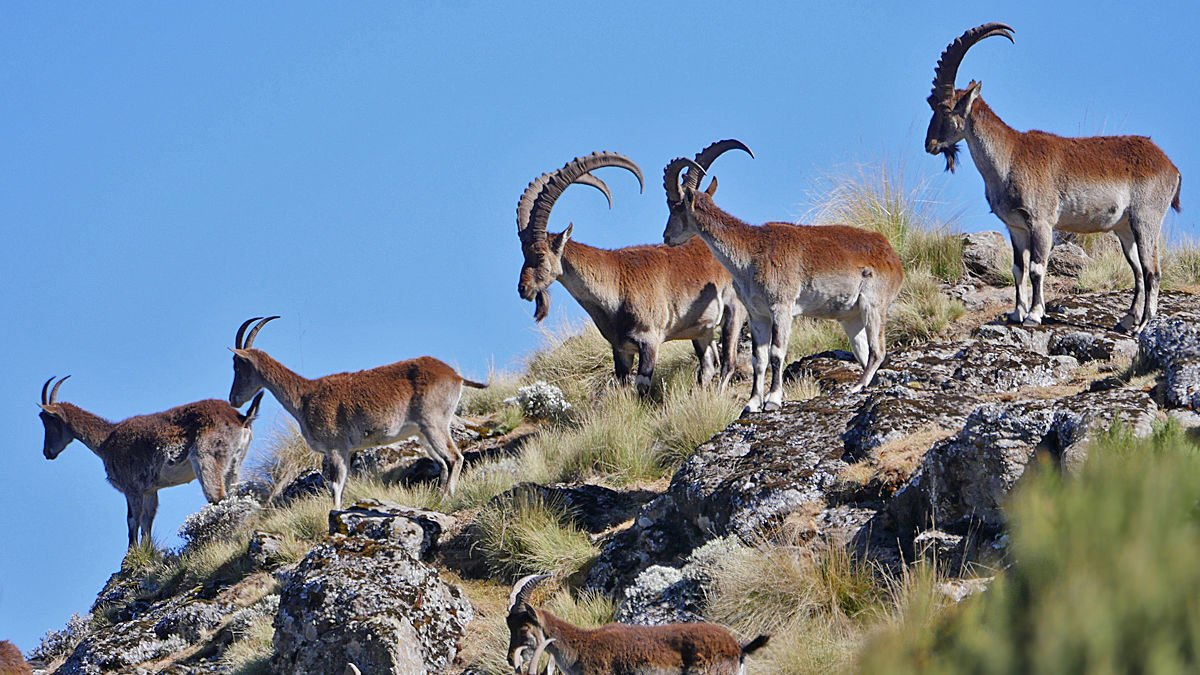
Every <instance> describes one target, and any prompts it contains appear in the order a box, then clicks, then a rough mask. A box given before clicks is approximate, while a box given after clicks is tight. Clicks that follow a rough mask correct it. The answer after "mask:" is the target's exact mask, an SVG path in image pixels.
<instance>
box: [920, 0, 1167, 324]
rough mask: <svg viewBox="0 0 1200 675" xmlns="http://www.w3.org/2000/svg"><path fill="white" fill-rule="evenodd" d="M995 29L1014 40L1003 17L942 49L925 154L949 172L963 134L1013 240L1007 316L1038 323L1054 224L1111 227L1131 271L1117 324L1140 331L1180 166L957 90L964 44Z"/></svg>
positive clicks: (1141, 139)
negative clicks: (1042, 124)
mask: <svg viewBox="0 0 1200 675" xmlns="http://www.w3.org/2000/svg"><path fill="white" fill-rule="evenodd" d="M993 35H999V36H1001V37H1004V38H1007V39H1008V40H1009V41H1012V28H1011V27H1009V26H1006V25H1005V24H1002V23H986V24H983V25H982V26H977V27H975V28H972V29H970V30H968V31H967V32H965V33H963V34H962V35H961V36H959V37H958V39H956V40H954V42H951V43H950V45H949V46H948V47H946V50H945V51H943V52H942V56H941V58H939V59H938V63H937V68H936V69H934V75H933V93H931V94H930V95H929V99H928V101H929V107H930V108H933V118H932V119H930V120H929V131H928V132H927V133H926V136H925V151H926V152H928V153H929V154H931V155H937V154H941V155H944V156H945V158H946V170H947V171H954V165H955V159H956V158H957V156H958V143H959V141H961V140H963V139H966V141H967V147H968V148H970V149H971V159H973V160H975V167H976V168H978V169H979V173H980V175H982V176H983V183H984V193H985V195H986V196H987V201H988V205H989V206H991V207H992V211H993V212H994V213H995V214H996V216H997V217H998V218H1000V220H1002V221H1004V224H1005V226H1007V227H1008V234H1009V237H1010V238H1011V239H1012V248H1013V280H1014V281H1015V285H1016V300H1015V307H1014V309H1013V311H1012V313H1010V314H1009V315H1008V319H1009V321H1010V322H1012V323H1022V322H1024V323H1027V324H1034V325H1036V324H1040V323H1041V322H1042V319H1043V318H1044V316H1045V314H1046V303H1045V297H1044V295H1043V293H1044V291H1043V285H1044V280H1045V277H1046V265H1047V263H1048V262H1049V260H1050V248H1051V246H1052V245H1053V243H1054V242H1053V240H1054V230H1055V229H1059V230H1064V231H1066V232H1114V233H1116V235H1117V238H1118V239H1120V240H1121V249H1122V250H1123V251H1124V253H1125V260H1126V261H1128V262H1129V267H1130V269H1131V270H1133V304H1132V305H1130V307H1129V311H1128V312H1127V313H1126V314H1125V316H1124V317H1123V318H1122V319H1121V320H1120V322H1119V323H1118V324H1117V328H1118V329H1120V330H1126V331H1131V332H1133V333H1138V332H1141V330H1142V329H1143V328H1145V326H1146V324H1147V323H1149V322H1150V320H1151V319H1153V318H1154V316H1155V314H1157V313H1158V288H1159V278H1160V276H1161V275H1160V271H1159V265H1158V242H1159V235H1160V233H1161V230H1162V222H1163V218H1164V217H1165V216H1166V213H1167V208H1168V207H1173V208H1174V209H1175V210H1176V211H1178V210H1179V190H1180V186H1181V183H1182V177H1181V176H1180V174H1179V169H1177V168H1175V165H1174V164H1172V163H1171V160H1169V159H1167V156H1166V155H1165V154H1163V151H1162V150H1160V149H1159V148H1158V146H1157V145H1155V144H1154V142H1153V141H1151V140H1150V139H1149V138H1146V137H1145V136H1092V137H1088V138H1063V137H1062V136H1055V135H1054V134H1049V133H1046V132H1044V131H1025V132H1021V131H1017V130H1015V129H1013V128H1011V127H1009V126H1008V125H1007V124H1005V123H1004V121H1003V120H1001V119H1000V117H999V116H998V115H996V113H994V112H992V109H991V108H989V107H988V105H987V103H984V101H983V98H982V97H980V95H979V89H980V87H981V84H980V83H979V82H976V81H974V80H972V81H971V83H970V84H968V85H967V88H966V89H955V88H954V79H955V77H956V76H957V74H958V66H959V64H960V63H962V59H963V57H964V56H965V55H966V53H967V50H968V49H970V48H971V47H972V46H973V45H974V44H975V43H977V42H979V41H980V40H983V39H985V38H988V37H991V36H993ZM1026 273H1028V275H1029V280H1030V283H1031V284H1032V286H1033V298H1032V305H1031V304H1030V301H1029V299H1028V298H1027V297H1026V296H1025V290H1024V286H1025V276H1026Z"/></svg>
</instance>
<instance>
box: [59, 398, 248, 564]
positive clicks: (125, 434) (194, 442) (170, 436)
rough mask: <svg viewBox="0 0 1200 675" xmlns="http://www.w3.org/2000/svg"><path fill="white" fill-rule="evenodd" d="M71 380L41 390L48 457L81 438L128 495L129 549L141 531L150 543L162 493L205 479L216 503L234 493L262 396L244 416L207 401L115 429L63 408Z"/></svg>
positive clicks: (70, 406) (206, 491) (205, 487)
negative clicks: (62, 391)
mask: <svg viewBox="0 0 1200 675" xmlns="http://www.w3.org/2000/svg"><path fill="white" fill-rule="evenodd" d="M67 377H70V375H68V376H67ZM67 377H64V378H62V379H61V380H59V381H58V382H56V383H55V384H54V388H53V389H49V387H50V383H51V382H53V381H54V378H53V377H52V378H50V379H49V380H46V383H45V384H43V385H42V402H41V403H40V404H39V406H40V407H41V409H42V411H41V412H40V413H39V414H38V416H39V417H40V418H41V419H42V425H43V426H45V428H46V438H45V442H44V444H43V446H42V454H43V455H45V456H46V459H54V458H56V457H58V455H59V454H60V453H61V452H62V451H63V450H64V449H65V448H66V447H67V445H69V444H70V443H71V441H73V440H75V439H79V440H80V441H81V442H83V444H84V445H86V446H87V447H88V448H90V449H91V451H92V452H94V453H96V455H97V456H98V457H99V458H100V460H101V461H103V462H104V471H105V473H107V474H108V482H109V483H111V484H112V486H113V487H115V488H116V489H117V490H118V491H120V492H121V494H123V495H125V503H126V505H127V507H128V508H127V512H126V521H127V523H128V526H129V548H134V547H135V546H137V545H138V530H139V528H140V530H141V543H142V545H149V544H150V543H151V542H152V539H151V537H150V528H151V526H152V525H153V524H154V514H155V512H157V511H158V491H159V490H161V489H163V488H168V487H172V486H175V485H182V484H184V483H189V482H191V481H193V480H195V479H196V478H199V479H200V489H201V490H203V492H204V497H205V499H207V500H208V501H209V502H210V503H214V504H215V503H216V502H219V501H221V500H222V499H224V498H225V495H226V494H227V492H228V491H229V490H231V489H232V488H233V484H234V483H235V482H236V481H237V478H238V472H239V471H240V469H241V465H242V460H244V459H245V458H246V450H247V449H249V447H250V438H251V436H252V432H251V430H250V426H251V424H252V423H253V422H254V418H255V416H256V415H257V414H258V405H259V403H260V402H261V401H262V397H261V396H257V397H255V399H254V401H253V402H252V403H251V404H250V407H249V408H248V409H247V410H246V413H245V414H242V413H239V412H238V411H237V410H236V409H234V408H231V407H230V406H229V404H228V403H226V402H224V401H218V400H215V399H207V400H204V401H197V402H195V403H188V404H186V405H181V406H179V407H177V408H171V409H170V410H166V411H163V412H160V413H154V414H152V415H139V416H137V417H130V418H129V419H127V420H124V421H122V422H117V423H113V422H109V421H108V420H105V419H104V418H102V417H100V416H98V415H96V414H94V413H90V412H88V411H86V410H84V409H83V408H80V407H79V406H77V405H74V404H72V403H59V402H58V389H59V387H61V386H62V383H63V382H65V381H66V380H67ZM48 389H49V394H47V390H48ZM243 403H244V401H243Z"/></svg>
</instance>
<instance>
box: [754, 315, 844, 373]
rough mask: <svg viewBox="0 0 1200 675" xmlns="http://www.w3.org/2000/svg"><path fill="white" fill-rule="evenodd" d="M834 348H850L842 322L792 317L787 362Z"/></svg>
mask: <svg viewBox="0 0 1200 675" xmlns="http://www.w3.org/2000/svg"><path fill="white" fill-rule="evenodd" d="M835 349H842V350H847V351H848V350H849V349H850V340H849V339H848V338H847V337H846V331H845V330H843V329H842V324H840V323H838V322H837V321H831V320H829V319H813V318H811V317H807V316H797V317H796V318H794V319H792V334H791V337H790V338H789V339H788V350H787V362H788V363H791V362H793V361H796V360H799V359H802V358H804V357H805V356H811V355H813V354H820V353H821V352H826V351H831V350H835ZM746 358H747V359H748V358H750V355H749V354H747V355H746Z"/></svg>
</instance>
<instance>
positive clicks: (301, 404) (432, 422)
mask: <svg viewBox="0 0 1200 675" xmlns="http://www.w3.org/2000/svg"><path fill="white" fill-rule="evenodd" d="M278 318H279V317H277V316H269V317H266V318H265V319H264V318H263V317H261V316H256V317H254V318H252V319H247V320H246V321H245V322H244V323H242V325H241V326H240V327H238V330H237V334H236V335H235V336H234V342H233V344H234V349H233V385H232V387H230V390H229V402H230V403H232V404H233V405H241V404H242V403H243V402H245V401H246V400H247V399H248V398H250V397H251V396H254V395H255V393H257V392H259V391H261V390H262V389H264V388H265V389H267V390H268V391H270V392H271V394H273V395H274V396H275V398H276V399H277V400H278V401H279V404H280V405H282V406H283V407H284V409H285V410H287V411H288V413H289V414H291V416H292V417H294V418H295V419H296V423H297V424H299V425H300V433H301V434H303V436H304V440H305V441H306V442H307V443H308V446H309V447H310V448H312V449H313V450H315V451H317V452H319V453H321V455H323V456H324V466H323V470H324V474H325V478H326V481H327V482H328V484H329V488H330V491H331V492H332V493H333V503H334V506H335V508H341V506H342V490H343V489H344V488H345V487H346V476H347V474H348V472H349V469H350V453H351V452H352V451H354V450H357V449H359V448H373V447H378V446H380V445H387V444H389V443H395V442H396V441H398V440H401V439H404V438H408V437H411V436H418V437H419V438H420V440H422V441H424V443H425V448H426V450H428V451H429V456H430V457H431V458H432V459H433V461H435V462H437V464H438V468H439V469H440V473H441V483H442V490H443V491H445V492H448V493H453V492H454V488H455V485H456V484H457V483H458V474H459V472H460V471H462V466H463V456H462V453H461V452H459V450H458V446H457V445H455V443H454V438H453V437H452V436H451V434H450V422H451V421H452V420H453V419H454V411H455V409H456V408H457V407H458V401H459V399H460V398H462V391H463V387H464V386H467V387H474V388H476V389H483V388H485V387H487V385H486V384H483V383H481V382H472V381H471V380H466V379H463V378H462V376H460V375H459V374H458V373H456V372H455V371H454V369H453V368H451V367H450V366H448V365H446V364H445V363H443V362H441V361H439V360H437V359H435V358H433V357H432V356H421V357H418V358H415V359H409V360H407V361H397V362H396V363H393V364H390V365H386V366H379V367H378V368H371V369H369V370H360V371H358V372H354V373H337V374H335V375H326V376H325V377H318V378H317V379H315V380H309V379H306V378H303V377H301V376H300V375H297V374H296V373H295V372H293V371H291V370H289V369H288V368H287V367H286V366H284V365H283V364H282V363H280V362H279V361H276V360H275V359H274V358H272V357H271V355H270V354H268V353H266V352H264V351H262V350H261V349H255V348H254V338H256V337H257V336H258V332H259V331H260V330H262V327H263V326H265V325H266V324H267V323H268V322H270V321H273V320H275V319H278ZM255 322H257V323H255ZM250 324H254V328H251V329H250V333H249V334H247V333H246V329H247V328H249V327H250ZM243 337H244V338H245V339H244V340H243Z"/></svg>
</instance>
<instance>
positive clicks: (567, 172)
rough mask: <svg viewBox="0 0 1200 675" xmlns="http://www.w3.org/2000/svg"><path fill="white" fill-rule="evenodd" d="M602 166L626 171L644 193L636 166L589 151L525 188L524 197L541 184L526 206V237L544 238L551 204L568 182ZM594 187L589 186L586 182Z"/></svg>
mask: <svg viewBox="0 0 1200 675" xmlns="http://www.w3.org/2000/svg"><path fill="white" fill-rule="evenodd" d="M606 166H616V167H620V168H622V169H625V170H626V171H629V172H630V173H632V174H633V175H634V176H636V177H637V180H638V188H639V189H640V190H645V187H646V182H645V180H644V179H643V178H642V170H641V168H639V167H638V165H637V164H636V163H635V162H634V161H633V160H632V159H629V158H628V157H626V156H625V155H622V154H619V153H616V152H593V153H592V154H590V155H587V156H586V157H576V158H575V159H573V160H571V161H569V162H567V163H566V164H565V165H564V166H563V168H561V169H559V170H558V171H554V172H552V173H550V174H546V175H543V176H541V177H539V178H538V179H536V180H535V181H534V182H533V183H530V184H529V187H528V188H526V190H525V192H526V194H528V193H529V191H530V190H531V189H533V188H534V185H535V183H539V182H541V181H543V179H544V182H541V185H540V189H539V190H538V192H537V196H536V197H534V199H533V202H532V203H531V204H530V207H529V219H528V220H527V221H526V223H525V230H523V231H525V232H527V235H526V236H534V237H542V236H545V235H546V226H547V224H548V223H549V222H550V209H552V208H554V202H556V201H558V198H559V197H561V196H562V193H563V191H564V190H566V189H567V187H568V186H570V185H571V183H575V182H580V181H579V180H578V179H579V178H580V177H581V176H583V175H584V174H587V173H591V172H592V171H594V170H596V169H599V168H601V167H606ZM586 184H587V185H592V187H597V186H596V185H594V184H592V183H586ZM517 212H518V216H519V215H520V212H521V209H520V206H518V208H517Z"/></svg>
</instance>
